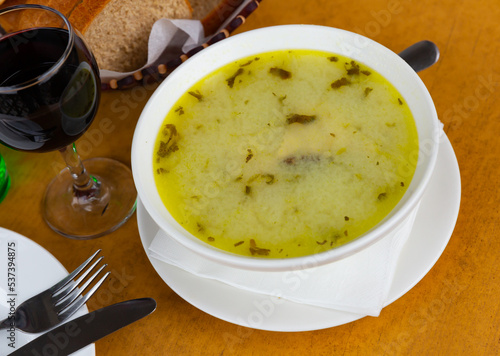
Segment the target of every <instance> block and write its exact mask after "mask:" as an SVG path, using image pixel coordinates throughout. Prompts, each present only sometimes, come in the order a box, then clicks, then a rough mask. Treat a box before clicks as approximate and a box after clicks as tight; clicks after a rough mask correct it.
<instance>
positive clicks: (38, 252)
mask: <svg viewBox="0 0 500 356" xmlns="http://www.w3.org/2000/svg"><path fill="white" fill-rule="evenodd" d="M9 242H15V245H16V246H15V249H16V253H15V259H16V260H15V269H16V271H15V273H16V276H15V280H14V281H11V282H15V284H16V293H15V294H16V295H15V299H16V303H15V304H16V306H19V304H21V303H22V302H23V301H24V300H26V299H28V298H30V297H32V296H34V295H36V294H38V293H40V292H42V291H44V290H45V289H47V288H49V287H50V286H52V285H54V284H55V283H57V282H58V281H60V280H61V279H63V278H64V277H65V276H67V275H68V271H67V270H66V269H65V268H64V266H63V265H62V264H61V263H60V262H59V261H58V260H57V259H56V258H55V257H54V256H52V255H51V254H50V253H49V252H48V251H47V250H45V249H44V248H43V247H41V246H40V245H38V244H37V243H35V242H33V241H31V240H30V239H28V238H26V237H25V236H22V235H20V234H18V233H16V232H13V231H10V230H7V229H4V228H1V227H0V271H2V273H1V275H0V297H1V300H0V318H1V319H2V320H3V319H4V318H6V317H7V315H8V313H9V308H8V304H7V301H8V299H9V298H11V296H9V295H8V294H6V293H9V292H8V291H7V286H8V284H7V268H8V252H9V251H8V246H7V244H8V243H9ZM82 262H83V261H82ZM86 313H88V309H87V307H86V306H83V308H81V309H80V310H79V311H78V312H77V313H75V315H74V316H73V317H72V318H76V317H78V316H81V315H84V314H86ZM39 335H40V334H27V333H24V332H22V331H16V332H15V341H14V342H15V347H16V349H18V348H20V347H21V346H23V345H24V344H26V343H28V342H29V341H31V340H34V339H35V338H36V337H37V336H39ZM8 336H10V332H9V331H8V330H0V355H7V354H8V353H10V352H13V351H15V349H13V348H12V347H9V345H8V344H9V343H10V342H11V341H10V340H9V339H7V337H8ZM13 340H14V339H13ZM47 351H50V350H49V349H47ZM73 355H75V356H95V346H94V344H91V345H89V346H87V347H85V348H83V349H81V350H79V351H78V352H75V353H74V354H73Z"/></svg>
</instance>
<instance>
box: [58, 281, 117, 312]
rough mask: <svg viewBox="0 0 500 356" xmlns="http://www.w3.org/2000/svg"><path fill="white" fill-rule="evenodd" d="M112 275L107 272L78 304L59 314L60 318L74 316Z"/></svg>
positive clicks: (75, 303) (69, 306) (73, 304)
mask: <svg viewBox="0 0 500 356" xmlns="http://www.w3.org/2000/svg"><path fill="white" fill-rule="evenodd" d="M110 274H111V272H106V274H105V275H104V276H103V277H102V278H101V279H100V280H99V282H97V283H96V284H95V285H94V286H93V287H92V289H91V290H89V292H88V293H87V294H85V295H84V296H83V297H82V298H80V299H78V300H77V301H76V302H74V303H72V304H70V305H68V306H67V307H66V308H65V309H63V310H61V311H60V312H58V314H59V317H60V318H66V317H69V316H71V315H73V314H74V313H75V312H76V311H77V310H78V309H80V308H81V307H82V306H83V305H84V304H85V303H86V302H87V301H88V300H89V299H90V297H92V295H93V294H94V293H95V292H96V291H97V290H98V289H99V287H100V286H101V284H103V283H104V281H105V280H106V278H108V276H109V275H110Z"/></svg>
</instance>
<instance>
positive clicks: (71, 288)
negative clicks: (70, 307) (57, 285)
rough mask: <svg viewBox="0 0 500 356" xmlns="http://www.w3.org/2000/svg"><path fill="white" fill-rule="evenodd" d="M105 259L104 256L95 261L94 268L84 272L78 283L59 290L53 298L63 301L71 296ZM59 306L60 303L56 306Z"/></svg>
mask: <svg viewBox="0 0 500 356" xmlns="http://www.w3.org/2000/svg"><path fill="white" fill-rule="evenodd" d="M103 258H104V256H101V257H99V258H98V259H97V261H95V262H94V264H93V265H92V266H90V267H89V268H87V270H86V271H85V272H83V274H82V275H81V276H80V277H79V278H78V279H77V280H76V282H74V283H69V284H67V285H66V286H64V287H62V288H61V289H59V291H57V292H55V293H54V294H53V297H54V298H55V299H58V300H62V299H64V298H65V297H66V296H67V295H69V294H70V293H71V292H73V291H74V290H75V289H76V287H78V286H79V285H80V283H82V281H83V280H84V279H85V278H86V277H87V276H88V274H89V273H90V272H92V270H93V269H94V268H95V266H97V264H98V263H99V262H101V261H102V259H103ZM57 304H58V303H56V305H57Z"/></svg>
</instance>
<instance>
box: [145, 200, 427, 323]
mask: <svg viewBox="0 0 500 356" xmlns="http://www.w3.org/2000/svg"><path fill="white" fill-rule="evenodd" d="M417 210H418V207H417V208H415V210H414V211H413V212H412V213H411V214H410V215H409V216H408V217H407V218H406V219H405V220H404V221H403V222H402V223H401V224H400V225H399V226H398V227H397V228H396V229H395V230H394V231H393V232H392V233H391V234H390V235H388V236H385V237H384V238H382V239H381V240H379V241H377V242H376V243H375V244H373V245H372V246H370V247H368V248H366V249H364V250H362V251H360V252H358V253H356V254H354V255H352V256H349V257H346V258H344V259H342V260H340V261H337V262H333V263H330V264H327V265H323V266H318V267H314V268H309V269H303V270H299V271H287V272H260V271H258V272H256V271H249V270H243V269H239V268H234V267H229V266H226V265H222V264H219V263H217V262H214V261H212V260H209V259H207V258H204V257H202V256H200V255H199V254H197V253H195V252H193V251H191V250H189V249H187V248H186V247H184V246H183V245H182V244H181V243H179V242H177V241H176V240H174V239H173V238H172V237H170V236H169V235H167V234H166V233H165V232H164V231H163V230H161V229H160V231H159V232H158V233H157V235H156V236H155V238H154V239H153V241H152V243H151V245H150V246H149V251H148V253H149V255H150V256H151V257H153V258H155V259H158V260H160V261H163V262H165V263H168V264H171V265H173V266H176V267H178V268H181V269H183V270H185V271H187V272H189V273H192V274H194V275H196V276H199V277H201V278H209V279H214V280H218V281H220V282H223V283H226V284H228V285H231V286H233V287H235V288H241V289H244V290H248V291H250V292H253V293H260V294H264V295H269V296H272V297H280V298H284V299H287V300H290V301H293V302H296V303H304V304H309V305H313V306H319V307H323V308H329V309H335V310H339V311H345V312H351V313H356V314H362V315H371V316H378V315H379V314H380V311H381V310H382V308H383V306H384V304H385V302H386V300H387V296H388V293H389V290H390V287H391V284H392V280H393V277H394V272H395V270H396V266H397V261H398V257H399V255H400V252H401V249H402V247H403V245H404V243H405V242H406V241H407V239H408V237H409V235H410V232H411V229H412V226H413V223H414V221H415V216H416V213H417Z"/></svg>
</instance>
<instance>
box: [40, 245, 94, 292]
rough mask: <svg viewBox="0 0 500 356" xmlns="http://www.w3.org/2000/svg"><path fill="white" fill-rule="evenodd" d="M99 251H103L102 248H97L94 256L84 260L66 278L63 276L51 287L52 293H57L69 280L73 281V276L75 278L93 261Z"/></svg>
mask: <svg viewBox="0 0 500 356" xmlns="http://www.w3.org/2000/svg"><path fill="white" fill-rule="evenodd" d="M99 252H101V249H99V250H97V251H96V252H95V253H94V254H93V255H92V256H90V257H89V258H88V259H87V260H86V261H85V262H83V263H82V264H81V265H80V266H79V267H78V268H77V269H75V270H74V271H73V272H71V273H70V274H69V275H68V276H67V277H66V278H63V279H62V280H61V281H59V282H58V283H56V284H55V285H54V286H53V287H52V288H50V291H51V292H52V293H56V292H57V291H59V290H60V289H61V288H63V287H64V286H65V285H67V284H68V283H69V282H71V281H72V280H73V278H75V276H76V275H78V274H79V273H80V272H81V270H83V269H84V268H85V267H86V266H87V265H88V264H89V263H90V261H92V260H93V259H94V257H95V256H97V254H98V253H99Z"/></svg>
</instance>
